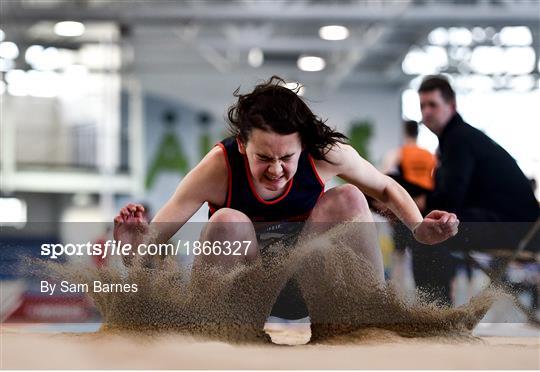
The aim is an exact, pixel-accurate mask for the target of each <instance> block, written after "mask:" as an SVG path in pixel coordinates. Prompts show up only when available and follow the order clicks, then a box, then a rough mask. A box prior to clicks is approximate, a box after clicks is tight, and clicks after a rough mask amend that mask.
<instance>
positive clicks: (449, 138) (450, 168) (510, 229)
mask: <svg viewBox="0 0 540 372" xmlns="http://www.w3.org/2000/svg"><path fill="white" fill-rule="evenodd" d="M418 94H419V96H420V108H421V111H422V121H423V123H424V124H425V125H426V127H427V128H429V129H430V130H431V131H432V132H433V133H434V134H436V135H437V137H438V138H439V149H438V160H439V164H438V167H437V169H436V172H435V188H434V190H433V192H431V193H429V194H427V195H425V196H420V197H418V198H416V201H417V203H418V206H419V209H420V210H421V211H422V212H423V213H424V214H426V213H429V212H430V211H432V210H436V209H443V210H447V211H449V212H452V213H455V214H456V215H457V216H458V219H459V220H460V221H461V222H464V224H463V225H462V227H461V229H460V233H459V234H458V235H457V237H456V239H452V240H451V241H448V242H447V243H445V244H441V245H437V246H434V247H430V249H414V250H413V267H414V276H415V280H416V283H417V285H418V286H420V287H423V288H428V289H430V290H431V291H436V292H438V293H439V295H440V299H441V300H443V301H444V302H447V303H450V298H451V297H450V281H451V279H452V277H453V274H454V268H455V263H454V260H453V258H452V256H451V255H450V250H451V249H462V250H470V249H514V248H516V247H517V244H518V242H519V240H520V239H521V238H522V237H523V236H524V235H525V233H526V231H527V230H528V229H529V228H530V226H531V223H532V222H533V221H535V220H536V219H537V218H538V215H539V207H538V202H537V201H536V198H535V196H534V193H533V191H532V189H531V186H530V183H529V180H528V179H527V177H526V176H525V175H524V174H523V172H522V171H521V169H520V168H519V166H518V165H517V163H516V161H515V160H514V159H513V158H512V157H511V156H510V155H509V154H508V152H506V150H504V149H503V148H502V147H501V146H499V145H498V144H497V143H495V142H494V141H493V140H492V139H491V138H489V137H488V136H487V135H486V134H484V133H483V132H481V131H480V130H478V129H476V128H474V127H472V126H471V125H469V124H467V123H466V122H465V121H464V120H463V118H462V117H461V115H459V113H458V112H457V109H456V94H455V92H454V90H453V89H452V87H451V85H450V83H449V82H448V80H447V79H446V78H445V77H444V76H427V77H426V78H425V79H424V80H423V82H422V84H421V85H420V87H419V89H418ZM420 248H421V247H420Z"/></svg>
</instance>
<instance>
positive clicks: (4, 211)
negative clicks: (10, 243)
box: [0, 198, 27, 228]
mask: <svg viewBox="0 0 540 372" xmlns="http://www.w3.org/2000/svg"><path fill="white" fill-rule="evenodd" d="M26 218H27V215H26V202H25V201H24V200H22V199H17V198H0V226H15V227H17V228H22V227H24V225H25V224H26Z"/></svg>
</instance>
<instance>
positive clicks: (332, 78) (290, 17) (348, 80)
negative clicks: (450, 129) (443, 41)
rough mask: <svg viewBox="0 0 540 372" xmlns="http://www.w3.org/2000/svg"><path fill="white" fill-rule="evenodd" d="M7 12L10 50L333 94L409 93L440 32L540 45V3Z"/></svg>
mask: <svg viewBox="0 0 540 372" xmlns="http://www.w3.org/2000/svg"><path fill="white" fill-rule="evenodd" d="M0 10H1V14H2V15H1V23H2V26H1V27H2V29H3V30H4V31H5V33H6V40H7V39H9V40H11V41H14V42H16V43H18V44H19V45H20V48H21V47H24V46H25V45H32V44H41V45H51V46H57V47H65V48H77V47H78V46H80V45H81V44H83V43H88V42H100V43H115V44H118V45H119V46H120V47H121V48H122V50H123V51H124V56H123V65H122V69H123V71H124V72H125V73H127V74H130V73H135V74H140V75H165V76H176V77H181V76H189V77H190V78H196V77H197V76H200V77H208V76H231V77H235V76H236V77H237V76H242V75H244V74H246V71H252V70H257V71H258V74H259V75H266V74H267V73H268V74H272V72H273V71H279V72H280V73H283V74H285V75H287V76H288V77H290V78H294V79H297V80H299V81H302V82H310V81H311V82H316V83H317V84H320V85H321V86H324V87H325V89H328V90H330V91H331V90H334V89H339V88H340V87H343V86H347V85H352V86H354V85H358V84H363V85H365V86H369V85H379V86H388V87H396V86H402V85H403V84H404V83H406V82H408V81H409V80H410V79H411V77H410V76H407V75H405V74H404V73H403V72H402V68H401V64H402V61H403V58H404V56H405V55H406V54H407V52H408V51H409V50H410V48H411V46H414V45H423V44H425V42H426V38H427V35H428V34H429V32H430V31H431V30H432V29H434V28H436V27H439V26H442V27H455V26H464V27H470V28H472V27H474V26H480V27H487V26H491V27H493V28H495V29H498V28H500V27H502V26H511V25H519V26H528V27H529V28H530V29H531V31H532V33H533V36H534V45H533V47H534V48H535V50H536V56H538V51H539V44H540V41H539V40H540V38H539V22H540V21H539V19H540V2H538V1H536V0H532V1H529V0H512V1H510V0H476V1H472V0H453V1H444V2H442V1H433V0H431V1H430V0H399V1H382V0H349V1H329V0H327V1H323V0H311V1H307V0H306V1H278V0H271V1H264V0H263V1H252V0H236V1H227V2H226V1H218V0H213V1H202V0H192V1H171V0H152V1H142V0H134V1H121V0H118V1H104V0H75V1H74V0H49V1H46V0H19V1H16V0H2V2H1V5H0ZM60 20H76V21H82V22H85V24H86V25H87V32H85V34H84V35H83V36H81V37H71V38H63V37H59V36H57V35H55V34H54V32H53V31H52V27H53V25H54V22H56V21H60ZM329 24H340V25H343V26H346V27H347V28H348V29H349V31H350V36H349V37H348V38H347V39H346V40H342V41H327V40H322V39H321V38H320V37H319V35H318V30H319V28H320V27H321V26H324V25H329ZM111 26H112V27H111ZM114 30H116V31H114ZM253 48H259V49H261V50H262V51H263V53H264V63H263V65H262V66H261V67H258V69H255V68H254V67H251V66H250V65H249V64H248V53H249V51H250V50H252V49H253ZM300 55H315V56H320V57H323V58H324V59H325V60H326V68H325V69H324V70H323V71H320V72H317V73H312V72H303V71H300V70H299V69H298V68H297V66H296V61H297V59H298V57H299V56H300Z"/></svg>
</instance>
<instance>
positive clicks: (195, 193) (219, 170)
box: [114, 146, 228, 243]
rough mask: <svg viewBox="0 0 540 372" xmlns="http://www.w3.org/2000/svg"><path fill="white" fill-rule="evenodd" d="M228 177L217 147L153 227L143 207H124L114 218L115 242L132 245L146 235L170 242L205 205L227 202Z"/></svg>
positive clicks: (180, 187)
mask: <svg viewBox="0 0 540 372" xmlns="http://www.w3.org/2000/svg"><path fill="white" fill-rule="evenodd" d="M227 177H228V173H227V163H226V160H225V156H224V153H223V150H222V149H221V148H219V147H218V146H216V147H214V148H213V149H212V150H210V152H209V153H208V154H207V155H206V156H205V157H204V158H203V159H202V160H201V161H200V163H199V164H197V166H195V167H194V168H193V169H192V170H191V171H190V172H189V173H188V174H186V176H185V177H184V178H183V179H182V181H181V182H180V184H179V185H178V187H177V188H176V191H175V192H174V194H173V195H172V196H171V198H170V199H169V200H168V201H167V202H166V203H165V204H164V205H163V206H162V207H161V209H159V211H158V212H157V213H156V215H155V216H154V218H153V219H152V222H151V223H150V224H149V225H148V223H147V221H144V218H143V214H142V212H143V210H142V206H140V205H137V204H128V205H126V206H125V207H123V208H122V209H121V210H120V213H119V214H118V216H116V218H115V219H114V222H115V229H114V235H115V239H116V240H122V242H126V243H130V242H131V241H132V240H144V239H141V236H140V235H141V234H143V235H145V236H151V237H152V240H155V241H156V242H166V241H167V240H169V239H170V238H171V237H172V236H173V235H174V234H175V233H176V232H177V231H178V230H179V229H180V228H181V227H182V226H183V225H184V224H185V223H186V222H187V221H188V220H189V219H190V218H191V216H193V214H195V212H196V211H197V210H198V209H199V208H200V207H201V205H203V204H204V203H205V202H210V203H213V204H215V205H223V204H224V203H225V199H226V195H227ZM137 234H138V235H139V236H138V237H137Z"/></svg>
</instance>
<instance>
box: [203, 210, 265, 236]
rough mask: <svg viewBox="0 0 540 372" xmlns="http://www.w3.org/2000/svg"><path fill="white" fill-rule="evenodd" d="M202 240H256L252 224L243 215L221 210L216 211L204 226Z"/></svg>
mask: <svg viewBox="0 0 540 372" xmlns="http://www.w3.org/2000/svg"><path fill="white" fill-rule="evenodd" d="M202 239H203V240H209V241H217V240H219V241H243V240H250V241H252V240H253V241H254V240H256V234H255V229H254V227H253V223H252V222H251V220H250V219H249V217H248V216H247V215H245V214H244V213H242V212H240V211H238V210H235V209H231V208H222V209H219V210H217V211H216V212H215V213H214V214H213V215H212V217H210V220H209V221H208V223H207V224H206V226H205V229H204V231H203V234H202Z"/></svg>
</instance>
